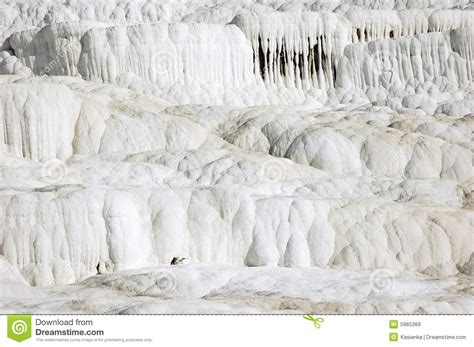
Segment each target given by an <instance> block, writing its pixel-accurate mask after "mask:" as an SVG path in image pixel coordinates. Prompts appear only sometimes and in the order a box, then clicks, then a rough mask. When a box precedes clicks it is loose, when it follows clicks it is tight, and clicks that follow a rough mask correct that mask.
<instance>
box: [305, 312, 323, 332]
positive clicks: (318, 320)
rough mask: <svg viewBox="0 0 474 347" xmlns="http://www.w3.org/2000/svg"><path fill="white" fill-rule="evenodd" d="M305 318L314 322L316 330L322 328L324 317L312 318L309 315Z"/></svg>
mask: <svg viewBox="0 0 474 347" xmlns="http://www.w3.org/2000/svg"><path fill="white" fill-rule="evenodd" d="M303 318H304V319H306V320H309V321H311V322H313V325H314V327H315V328H316V329H319V328H321V323H323V322H324V318H322V317H317V318H314V317H313V316H311V315H309V314H307V315H306V316H303Z"/></svg>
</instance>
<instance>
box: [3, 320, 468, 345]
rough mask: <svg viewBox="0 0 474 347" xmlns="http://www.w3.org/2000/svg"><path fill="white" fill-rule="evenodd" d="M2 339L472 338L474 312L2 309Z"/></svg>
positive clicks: (309, 341)
mask: <svg viewBox="0 0 474 347" xmlns="http://www.w3.org/2000/svg"><path fill="white" fill-rule="evenodd" d="M0 326H1V329H0V331H1V336H0V346H16V345H17V343H18V342H21V346H58V347H59V346H68V345H79V344H84V345H85V344H87V345H88V346H122V345H131V346H136V347H139V346H160V345H162V346H165V345H166V346H173V347H174V346H191V345H194V344H197V345H199V346H206V347H212V346H219V347H222V346H225V347H232V346H236V347H237V346H239V347H242V346H246V345H247V346H330V345H337V346H347V345H354V344H355V345H356V346H358V345H362V344H363V345H364V346H377V347H379V346H399V345H412V346H414V345H417V346H419V345H426V346H444V347H446V346H468V345H469V346H473V345H474V332H473V327H474V316H472V315H456V316H447V315H444V316H441V315H430V316H427V315H393V316H390V315H380V316H376V315H322V316H320V315H306V316H302V315H301V316H299V315H235V316H233V315H207V316H201V315H168V316H165V315H136V316H135V315H132V316H128V315H127V316H112V315H111V316H107V315H98V316H94V315H3V316H0Z"/></svg>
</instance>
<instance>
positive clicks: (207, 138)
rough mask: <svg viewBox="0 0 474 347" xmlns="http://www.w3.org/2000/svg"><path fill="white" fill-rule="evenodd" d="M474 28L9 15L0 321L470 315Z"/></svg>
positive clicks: (382, 21) (249, 4) (3, 59)
mask: <svg viewBox="0 0 474 347" xmlns="http://www.w3.org/2000/svg"><path fill="white" fill-rule="evenodd" d="M211 5H212V6H211ZM473 14H474V7H473V5H472V4H471V3H469V1H464V0H458V1H449V2H446V1H443V2H440V1H422V0H420V1H381V2H374V1H340V2H338V1H330V2H328V1H313V2H300V1H282V0H281V1H280V0H275V1H263V0H262V1H244V0H241V1H240V0H239V1H231V2H229V1H191V0H182V1H144V0H143V1H141V0H140V1H114V0H112V1H110V0H99V1H91V0H74V1H73V0H71V1H66V2H64V1H59V0H40V1H19V0H7V1H3V2H2V4H0V221H1V223H0V257H1V258H0V285H1V288H2V289H1V291H0V311H8V312H10V311H12V310H13V311H21V308H22V307H23V308H24V307H28V308H31V309H32V310H35V311H38V312H53V311H54V310H59V311H61V312H81V313H85V312H94V313H100V312H108V313H120V312H122V313H158V312H159V313H170V312H171V313H196V312H206V313H209V312H210V313H218V312H278V311H286V310H289V311H293V310H294V311H298V312H309V311H311V310H317V311H320V312H321V311H323V312H343V313H355V312H357V313H415V312H425V313H474V301H473V298H472V293H470V292H469V283H472V276H473V270H472V269H473V267H474V256H473V248H474V242H473V241H474V240H473V236H474V228H473V207H474V194H473V193H472V192H473V187H474V175H473V173H474V168H473V154H472V153H473V152H472V151H473V141H472V138H473V135H472V134H473V130H474V122H473V110H474V96H473V95H474V93H473V82H474V60H473V52H474V40H473V34H474V15H473ZM175 256H179V257H186V258H187V261H188V262H189V263H190V264H189V265H183V266H181V265H180V266H173V267H167V266H166V265H168V264H169V263H170V261H171V259H172V258H173V257H175ZM380 271H382V274H383V276H382V282H383V281H385V280H386V278H388V279H389V280H390V281H391V282H394V283H397V284H396V285H395V289H394V288H392V287H391V288H390V289H386V288H382V289H383V290H378V289H377V290H375V292H374V288H373V286H374V285H375V286H377V281H378V280H380V278H378V277H377V276H378V274H380ZM374 274H375V275H374ZM163 276H164V280H163ZM374 276H375V279H374ZM189 278H192V279H194V280H193V281H192V282H191V281H190V280H189ZM162 280H163V281H165V284H166V285H169V283H171V284H172V286H171V287H170V288H166V289H167V290H166V291H163V288H161V287H160V286H162V284H163V283H162ZM170 281H171V282H170ZM374 283H375V284H374ZM398 285H400V287H398ZM45 287H47V288H45ZM333 287H334V288H333ZM265 292H268V293H273V294H271V295H268V296H265V295H263V296H262V295H261V293H265ZM453 292H454V293H455V295H454V296H450V295H448V294H449V293H453ZM90 293H93V296H92V297H95V298H97V300H99V301H100V303H99V304H92V303H90V302H87V303H85V304H84V305H83V306H80V305H79V306H77V305H76V306H75V305H74V303H73V301H74V300H76V299H77V300H82V299H83V298H85V297H87V296H89V295H90ZM163 293H165V294H163ZM259 293H260V294H259ZM431 294H432V295H433V296H430V298H432V299H429V298H425V296H427V295H431ZM133 295H139V296H145V297H146V298H142V299H140V300H136V301H133V302H132V301H131V300H132V299H130V298H129V297H130V296H133ZM163 295H164V297H165V298H166V299H167V302H162V301H160V300H161V299H163V297H162V296H163ZM53 297H56V298H64V301H62V302H63V304H58V305H59V306H55V305H53V306H51V305H50V304H47V302H48V301H50V300H51V299H50V298H53ZM252 297H253V298H256V299H257V301H256V303H251V301H252ZM214 299H215V300H214ZM114 300H115V304H114ZM133 300H135V299H133ZM217 301H219V302H221V304H218V303H217ZM384 301H386V302H390V304H388V303H384ZM43 303H45V304H44V305H43Z"/></svg>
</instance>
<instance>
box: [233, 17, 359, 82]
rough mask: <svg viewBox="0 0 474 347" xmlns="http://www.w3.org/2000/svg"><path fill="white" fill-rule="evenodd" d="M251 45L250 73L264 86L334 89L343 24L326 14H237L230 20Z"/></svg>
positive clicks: (344, 33)
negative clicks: (252, 68)
mask: <svg viewBox="0 0 474 347" xmlns="http://www.w3.org/2000/svg"><path fill="white" fill-rule="evenodd" d="M232 23H233V24H235V25H237V26H238V27H239V28H240V29H241V30H242V31H243V32H244V34H245V35H246V36H247V38H248V39H249V40H250V41H251V42H252V47H253V59H254V72H255V74H256V75H259V76H260V77H261V78H262V79H263V80H264V81H265V82H266V83H267V84H270V85H275V86H277V87H290V88H297V89H303V90H307V89H310V88H319V89H323V90H327V89H329V88H331V87H333V86H334V82H335V80H336V74H337V62H338V60H339V58H340V56H341V55H342V52H343V49H344V47H345V45H346V44H347V43H348V42H349V35H350V26H349V25H348V23H347V21H345V20H344V19H343V18H341V17H339V16H338V15H336V14H334V13H330V12H317V13H316V12H306V13H279V12H275V13H270V14H265V15H258V14H249V15H239V16H237V17H236V18H234V20H233V21H232Z"/></svg>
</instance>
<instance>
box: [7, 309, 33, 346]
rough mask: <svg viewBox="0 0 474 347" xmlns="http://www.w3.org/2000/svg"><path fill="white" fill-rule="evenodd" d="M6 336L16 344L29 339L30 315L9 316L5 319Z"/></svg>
mask: <svg viewBox="0 0 474 347" xmlns="http://www.w3.org/2000/svg"><path fill="white" fill-rule="evenodd" d="M7 336H8V337H9V338H10V339H12V340H15V341H17V342H22V341H25V340H27V339H29V338H30V337H31V316H30V315H9V316H8V318H7Z"/></svg>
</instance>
